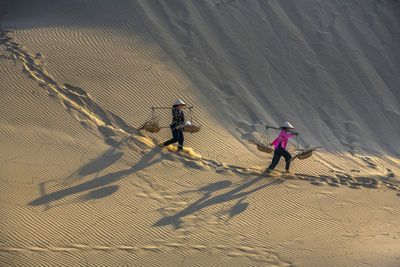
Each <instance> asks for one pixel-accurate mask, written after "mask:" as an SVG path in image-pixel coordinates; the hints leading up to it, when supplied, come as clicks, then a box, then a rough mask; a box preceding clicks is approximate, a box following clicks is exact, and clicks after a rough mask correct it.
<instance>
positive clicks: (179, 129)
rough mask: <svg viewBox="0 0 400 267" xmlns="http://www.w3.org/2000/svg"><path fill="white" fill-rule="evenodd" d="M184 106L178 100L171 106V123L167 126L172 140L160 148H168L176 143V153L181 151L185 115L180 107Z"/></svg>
mask: <svg viewBox="0 0 400 267" xmlns="http://www.w3.org/2000/svg"><path fill="white" fill-rule="evenodd" d="M184 106H186V104H185V103H184V102H183V101H182V100H180V99H179V100H178V101H176V102H175V103H174V105H173V106H172V123H171V124H170V126H169V127H170V128H171V131H172V138H171V139H170V140H168V141H166V142H164V143H162V144H161V146H168V145H170V144H173V143H176V142H178V151H182V149H183V140H184V138H183V128H184V125H185V115H184V114H183V110H182V107H184Z"/></svg>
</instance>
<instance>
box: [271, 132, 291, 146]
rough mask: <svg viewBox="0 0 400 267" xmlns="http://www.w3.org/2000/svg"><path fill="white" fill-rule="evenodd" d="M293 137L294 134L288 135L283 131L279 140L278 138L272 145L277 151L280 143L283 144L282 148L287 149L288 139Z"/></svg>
mask: <svg viewBox="0 0 400 267" xmlns="http://www.w3.org/2000/svg"><path fill="white" fill-rule="evenodd" d="M292 136H293V134H292V133H288V132H286V131H285V130H283V131H281V132H280V133H279V136H278V138H276V139H275V140H274V142H272V145H273V146H275V149H277V148H278V146H279V143H281V147H283V148H286V144H287V141H288V138H291V137H292Z"/></svg>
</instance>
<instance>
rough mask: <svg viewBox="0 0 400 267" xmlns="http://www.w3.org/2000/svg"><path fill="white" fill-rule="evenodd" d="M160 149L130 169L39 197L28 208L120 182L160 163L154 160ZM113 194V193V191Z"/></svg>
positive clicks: (151, 151)
mask: <svg viewBox="0 0 400 267" xmlns="http://www.w3.org/2000/svg"><path fill="white" fill-rule="evenodd" d="M159 152H160V148H159V147H154V148H153V149H152V150H150V151H149V152H148V153H147V154H146V155H145V156H144V157H143V158H141V159H140V160H139V161H138V162H137V163H136V164H135V165H133V166H132V167H131V168H129V169H126V170H122V171H117V172H113V173H108V174H106V175H103V176H101V177H97V178H95V179H92V180H90V181H87V182H85V183H82V184H79V185H75V186H72V187H69V188H66V189H62V190H59V191H56V192H53V193H49V194H44V195H42V196H41V197H39V198H37V199H35V200H33V201H31V202H29V203H28V205H30V206H39V205H44V204H48V203H50V202H53V201H56V200H59V199H62V198H64V197H66V196H70V195H73V194H77V193H80V192H83V191H87V190H92V189H95V188H98V187H102V186H106V185H108V184H111V183H114V182H116V181H118V180H121V179H122V178H124V177H125V176H127V175H129V174H131V173H133V172H137V171H139V170H142V169H144V168H147V167H149V166H151V165H153V164H155V163H157V162H160V161H161V160H162V158H161V157H160V158H157V159H154V160H152V159H153V158H154V156H155V155H157V154H159ZM114 192H115V191H114Z"/></svg>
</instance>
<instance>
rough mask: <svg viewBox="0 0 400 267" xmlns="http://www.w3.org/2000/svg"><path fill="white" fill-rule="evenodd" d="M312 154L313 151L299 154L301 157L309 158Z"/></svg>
mask: <svg viewBox="0 0 400 267" xmlns="http://www.w3.org/2000/svg"><path fill="white" fill-rule="evenodd" d="M311 155H312V151H310V152H308V153H306V154H303V155H301V156H299V159H308V158H309V157H311Z"/></svg>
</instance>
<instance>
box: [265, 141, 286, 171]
mask: <svg viewBox="0 0 400 267" xmlns="http://www.w3.org/2000/svg"><path fill="white" fill-rule="evenodd" d="M282 156H283V157H284V158H285V161H286V166H285V169H286V170H287V171H288V170H289V167H290V159H291V158H292V156H291V155H290V153H289V152H288V151H287V150H286V149H284V148H283V147H281V145H280V144H279V146H278V148H277V149H275V151H274V157H273V158H272V162H271V165H269V167H268V169H269V170H273V169H275V167H276V165H277V164H278V163H279V160H280V158H281V157H282Z"/></svg>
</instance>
